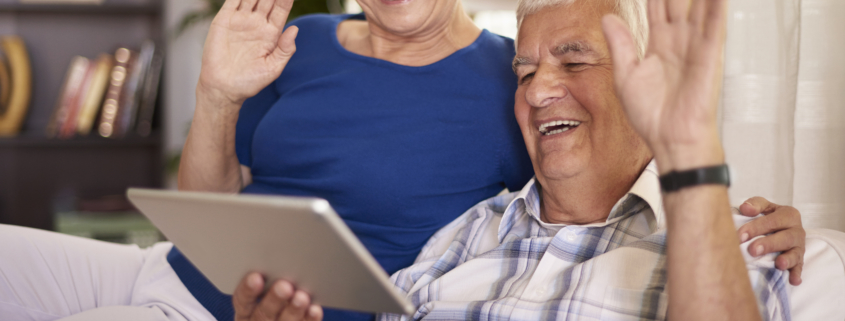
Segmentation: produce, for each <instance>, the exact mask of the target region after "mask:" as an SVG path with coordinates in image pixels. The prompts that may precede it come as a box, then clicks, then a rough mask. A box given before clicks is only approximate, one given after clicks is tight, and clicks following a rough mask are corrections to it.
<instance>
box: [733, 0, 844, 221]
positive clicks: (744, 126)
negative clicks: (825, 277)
mask: <svg viewBox="0 0 845 321" xmlns="http://www.w3.org/2000/svg"><path fill="white" fill-rule="evenodd" d="M721 117H722V124H721V130H722V138H723V141H724V145H725V149H726V153H727V161H728V164H730V166H731V170H732V172H733V179H734V180H733V186H732V187H731V189H730V195H731V201H732V202H733V203H735V204H738V203H739V202H742V201H743V200H744V199H746V198H748V197H750V196H755V195H759V196H763V197H766V198H768V199H770V200H772V201H774V202H777V203H780V204H787V205H792V206H795V207H796V208H798V209H799V210H800V211H801V214H802V215H803V222H804V225H805V227H823V228H830V229H837V230H840V231H845V1H843V0H734V1H731V5H730V11H729V13H728V37H727V46H726V49H725V77H724V90H723V96H722V110H721Z"/></svg>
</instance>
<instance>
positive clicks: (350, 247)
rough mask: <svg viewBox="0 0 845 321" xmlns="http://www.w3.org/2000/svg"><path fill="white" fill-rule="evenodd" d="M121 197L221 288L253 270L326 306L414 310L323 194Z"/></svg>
mask: <svg viewBox="0 0 845 321" xmlns="http://www.w3.org/2000/svg"><path fill="white" fill-rule="evenodd" d="M127 195H128V196H129V199H130V200H131V201H132V203H133V204H134V205H135V206H136V207H137V208H138V210H140V211H141V212H142V213H143V214H144V215H146V216H147V217H148V218H149V219H150V221H152V223H153V224H155V226H156V227H158V228H159V230H161V232H162V233H163V234H164V235H165V236H166V237H167V239H168V240H170V241H171V242H173V244H175V246H176V247H178V248H179V250H180V251H181V252H182V253H183V254H184V255H185V256H186V257H187V258H188V259H189V260H190V261H191V262H192V263H193V264H194V265H195V266H196V267H197V268H198V269H199V270H200V271H201V272H202V273H203V274H204V275H205V276H206V277H207V278H208V279H209V280H211V282H212V283H213V284H214V285H215V286H216V287H217V288H218V289H219V290H220V291H221V292H224V293H230V294H231V293H232V292H233V291H234V290H235V287H236V286H237V284H238V282H240V280H241V279H242V278H243V277H244V276H245V275H246V274H247V273H248V272H251V271H257V272H261V273H262V274H264V275H265V276H267V278H268V280H270V281H273V280H276V279H285V280H289V281H292V282H294V283H295V284H296V285H297V288H300V289H303V290H305V291H306V292H308V293H310V294H311V297H312V300H314V302H315V303H318V304H321V305H323V306H326V307H333V308H340V309H349V310H357V311H364V312H389V313H399V314H411V313H412V312H413V311H414V308H413V305H412V304H411V303H410V302H408V300H407V299H406V298H405V297H404V296H402V295H400V294H399V292H398V291H396V290H395V289H394V288H393V285H392V284H391V283H390V280H389V279H388V276H387V274H386V273H385V272H384V270H383V269H382V268H381V266H380V265H379V264H378V263H377V262H376V260H375V259H374V258H373V257H372V255H370V253H369V252H368V251H367V249H366V248H365V247H364V246H363V245H362V244H361V242H360V241H359V240H358V239H357V238H356V237H355V235H354V234H353V233H352V231H351V230H349V228H348V227H347V226H346V225H345V224H344V223H343V221H342V220H341V219H340V217H338V216H337V214H336V213H335V212H334V210H333V209H332V208H331V206H329V203H328V202H327V201H325V200H322V199H318V198H302V197H284V196H253V195H227V194H217V193H197V192H177V191H161V190H149V189H135V188H132V189H129V191H128V192H127Z"/></svg>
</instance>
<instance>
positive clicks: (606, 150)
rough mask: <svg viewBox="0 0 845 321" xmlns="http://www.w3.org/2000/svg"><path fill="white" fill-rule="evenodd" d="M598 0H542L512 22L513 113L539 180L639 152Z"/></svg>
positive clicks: (605, 169) (595, 168) (613, 164)
mask: <svg viewBox="0 0 845 321" xmlns="http://www.w3.org/2000/svg"><path fill="white" fill-rule="evenodd" d="M605 2H612V1H585V0H576V1H575V2H574V3H572V4H570V5H565V6H556V7H550V8H546V9H543V10H541V11H540V12H538V13H536V14H533V15H528V16H526V17H525V18H524V20H523V22H522V26H521V28H520V30H519V37H518V38H517V39H518V46H517V48H518V50H517V57H516V59H515V60H514V63H515V68H516V73H517V77H518V79H519V80H518V81H519V87H518V89H517V91H516V106H515V113H516V118H517V122H518V123H519V127H520V129H521V130H522V135H523V137H524V138H525V145H526V146H527V147H528V153H529V155H530V156H531V160H532V163H533V165H534V172H535V173H536V174H537V179H538V180H539V181H540V184H541V185H544V184H546V183H547V181H548V180H563V179H568V178H573V177H576V176H578V175H582V174H588V175H587V176H585V177H589V178H596V177H603V176H608V175H614V173H618V171H619V170H621V169H623V168H624V169H625V170H629V168H627V167H629V166H624V165H627V164H630V162H631V159H632V158H640V157H639V156H641V155H643V150H642V148H644V144H643V143H642V140H641V139H640V137H639V136H638V135H637V134H636V133H635V132H634V130H633V129H632V128H631V126H630V125H629V123H628V121H627V118H626V116H625V113H624V111H623V110H622V106H621V105H620V103H619V100H618V99H617V97H616V94H615V91H614V88H613V66H612V64H611V57H610V52H609V50H608V47H607V43H606V41H605V39H604V35H603V33H602V28H601V18H602V16H604V15H605V14H608V13H611V12H612V11H611V7H610V5H608V4H607V3H605ZM646 153H647V152H646ZM597 175H598V176H597Z"/></svg>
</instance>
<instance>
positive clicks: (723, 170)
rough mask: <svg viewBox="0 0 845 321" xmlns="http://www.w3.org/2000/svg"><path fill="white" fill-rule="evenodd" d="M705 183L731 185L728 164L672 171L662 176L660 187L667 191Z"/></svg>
mask: <svg viewBox="0 0 845 321" xmlns="http://www.w3.org/2000/svg"><path fill="white" fill-rule="evenodd" d="M704 184H719V185H725V186H728V187H730V186H731V177H730V173H729V172H728V165H727V164H722V165H718V166H712V167H702V168H695V169H690V170H686V171H682V172H675V171H672V172H669V173H666V174H664V175H662V176H660V187H661V188H662V189H663V191H664V192H667V193H668V192H674V191H677V190H679V189H682V188H685V187H690V186H696V185H704Z"/></svg>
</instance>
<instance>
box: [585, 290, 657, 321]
mask: <svg viewBox="0 0 845 321" xmlns="http://www.w3.org/2000/svg"><path fill="white" fill-rule="evenodd" d="M667 299H668V297H667V295H666V291H664V290H663V289H629V288H615V287H608V288H607V289H606V290H605V297H604V300H603V302H602V311H601V319H602V320H626V321H627V320H665V319H666V310H667V307H668V300H667Z"/></svg>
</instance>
